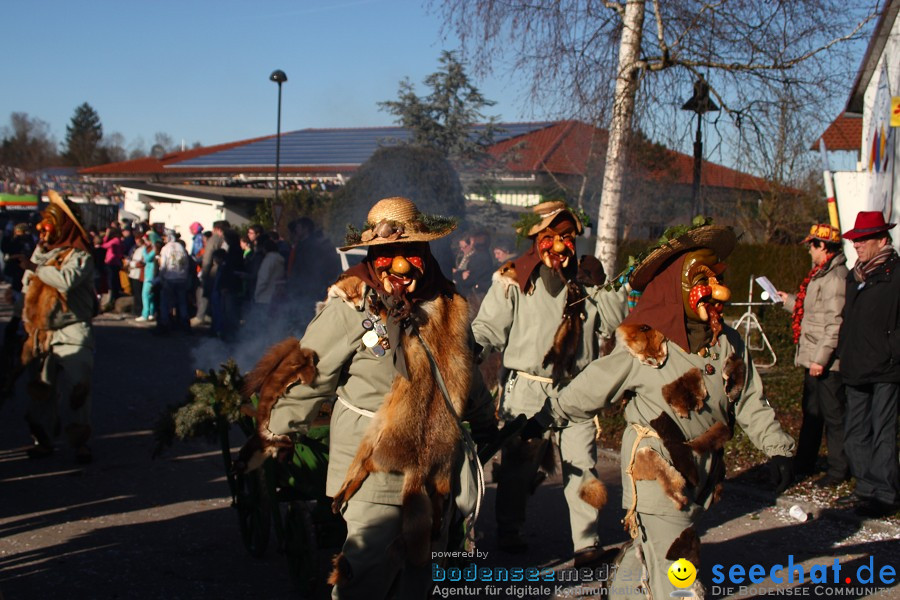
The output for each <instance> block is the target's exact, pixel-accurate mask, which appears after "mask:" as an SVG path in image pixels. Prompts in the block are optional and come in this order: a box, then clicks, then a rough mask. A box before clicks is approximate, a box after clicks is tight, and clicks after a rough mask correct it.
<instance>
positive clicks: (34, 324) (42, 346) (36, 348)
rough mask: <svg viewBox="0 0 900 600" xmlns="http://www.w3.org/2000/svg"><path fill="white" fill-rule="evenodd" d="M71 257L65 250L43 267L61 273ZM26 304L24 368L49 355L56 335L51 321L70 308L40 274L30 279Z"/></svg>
mask: <svg viewBox="0 0 900 600" xmlns="http://www.w3.org/2000/svg"><path fill="white" fill-rule="evenodd" d="M71 253H72V249H71V248H70V249H68V250H64V251H62V252H60V253H59V254H57V255H56V256H54V257H53V258H51V259H50V260H48V261H47V262H46V263H44V264H43V265H41V266H44V267H55V268H56V269H59V268H61V267H62V264H63V263H64V262H65V260H66V258H68V257H69V255H70V254H71ZM23 302H24V303H23V306H22V325H23V326H24V327H25V333H26V334H27V335H28V339H27V340H25V343H24V344H23V345H22V357H21V358H22V365H27V364H28V363H30V362H31V361H32V360H34V359H35V358H39V357H41V356H45V355H46V354H47V353H48V352H50V337H51V335H52V333H53V332H52V331H51V329H50V320H51V318H52V317H53V316H55V315H57V314H59V313H63V312H67V311H68V310H69V307H68V304H66V295H65V294H63V293H62V292H60V291H59V290H58V289H56V288H55V287H53V286H52V285H49V284H47V283H44V282H43V281H42V280H41V278H40V277H38V276H37V274H34V275H32V276H31V277H30V278H29V280H28V288H27V289H26V290H25V298H24V301H23Z"/></svg>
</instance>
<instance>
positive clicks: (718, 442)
mask: <svg viewBox="0 0 900 600" xmlns="http://www.w3.org/2000/svg"><path fill="white" fill-rule="evenodd" d="M731 436H732V431H731V429H730V428H729V427H728V425H726V424H725V423H722V422H716V423H713V424H712V426H711V427H710V428H709V429H707V430H706V431H704V432H703V433H701V434H700V435H698V436H697V437H695V438H694V439H692V440H691V441H690V442H688V446H690V447H691V450H693V451H694V452H696V453H697V454H706V453H707V452H718V451H719V450H721V449H722V448H724V447H725V444H726V443H727V442H728V440H730V439H731Z"/></svg>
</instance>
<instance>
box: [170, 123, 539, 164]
mask: <svg viewBox="0 0 900 600" xmlns="http://www.w3.org/2000/svg"><path fill="white" fill-rule="evenodd" d="M552 124H553V123H552V122H537V123H500V124H498V128H499V129H500V131H499V132H498V133H497V134H496V135H495V136H494V137H495V141H498V142H499V141H502V140H505V139H509V138H511V137H517V136H520V135H523V134H526V133H530V132H532V131H535V130H537V129H543V128H544V127H548V126H550V125H552ZM480 129H483V126H478V127H476V131H478V130H480ZM409 136H410V134H409V131H408V130H407V129H405V128H403V127H360V128H351V129H301V130H299V131H291V132H288V133H283V134H282V135H281V153H280V154H281V156H280V164H281V166H283V167H303V166H329V165H359V164H362V163H364V162H366V160H368V159H369V157H370V156H372V154H374V153H375V151H376V150H377V149H378V148H379V147H381V146H384V145H391V144H392V143H396V142H397V141H398V140H399V141H405V140H408V139H409ZM275 142H276V140H275V138H274V137H273V138H269V139H265V140H260V141H258V142H252V143H249V144H244V145H241V146H236V147H234V148H229V149H227V150H222V151H220V152H213V153H211V154H206V155H203V156H197V157H195V158H191V159H187V160H183V161H179V162H173V163H169V164H168V165H166V168H173V167H174V168H185V167H270V166H274V164H275V150H276V143H275Z"/></svg>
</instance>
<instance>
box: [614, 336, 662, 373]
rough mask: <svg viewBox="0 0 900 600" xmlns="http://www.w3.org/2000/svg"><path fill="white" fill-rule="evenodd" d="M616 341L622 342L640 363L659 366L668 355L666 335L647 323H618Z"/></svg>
mask: <svg viewBox="0 0 900 600" xmlns="http://www.w3.org/2000/svg"><path fill="white" fill-rule="evenodd" d="M616 343H617V344H623V345H624V346H625V348H627V349H628V352H630V353H631V355H632V356H633V357H635V358H636V359H638V360H639V361H641V364H644V365H649V366H651V367H656V368H657V369H658V368H660V367H661V366H662V365H663V363H664V362H666V357H667V356H668V355H669V347H668V346H667V345H666V336H664V335H663V333H662V332H661V331H658V330H656V329H653V328H652V327H650V326H649V325H619V327H618V328H616Z"/></svg>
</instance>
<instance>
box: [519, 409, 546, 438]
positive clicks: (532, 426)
mask: <svg viewBox="0 0 900 600" xmlns="http://www.w3.org/2000/svg"><path fill="white" fill-rule="evenodd" d="M545 431H547V426H546V425H544V424H543V423H541V421H539V420H538V415H535V416H533V417H531V418H530V419H528V422H526V423H525V427H523V428H522V433H521V434H519V436H520V437H521V438H522V439H523V440H524V441H528V440H534V439H537V438H540V437H543V435H544V432H545Z"/></svg>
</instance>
